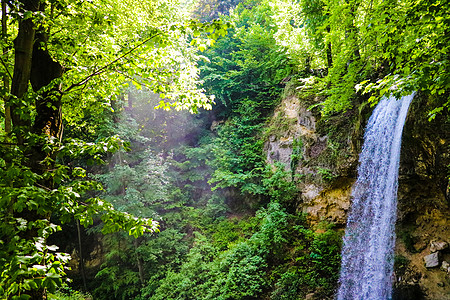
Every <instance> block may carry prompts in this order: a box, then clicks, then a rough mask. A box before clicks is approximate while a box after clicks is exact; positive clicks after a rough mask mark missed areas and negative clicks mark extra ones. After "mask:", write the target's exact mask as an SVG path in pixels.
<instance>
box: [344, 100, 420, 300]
mask: <svg viewBox="0 0 450 300" xmlns="http://www.w3.org/2000/svg"><path fill="white" fill-rule="evenodd" d="M413 97H414V93H413V94H411V95H409V96H405V97H402V98H401V99H400V100H397V99H396V98H394V97H392V96H391V97H389V98H386V97H383V98H382V99H381V101H380V102H379V103H378V105H377V107H376V108H375V110H374V111H373V113H372V116H371V117H370V119H369V122H368V124H367V127H366V131H365V134H364V144H363V148H362V152H361V155H360V158H359V167H358V178H357V180H356V183H355V184H354V186H353V190H352V206H351V210H350V212H349V216H348V220H347V227H346V232H345V236H344V244H343V249H342V264H341V273H340V279H339V290H338V296H337V299H338V300H387V299H391V298H392V281H393V269H394V246H395V222H396V218H397V187H398V168H399V161H400V147H401V137H402V131H403V125H404V123H405V119H406V114H407V113H408V107H409V104H410V103H411V100H412V98H413Z"/></svg>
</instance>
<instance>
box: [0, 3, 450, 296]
mask: <svg viewBox="0 0 450 300" xmlns="http://www.w3.org/2000/svg"><path fill="white" fill-rule="evenodd" d="M1 3H2V8H1V12H2V17H1V18H2V22H1V28H2V32H1V36H2V39H1V42H0V47H1V51H2V52H1V54H0V76H1V77H2V81H1V85H0V96H1V99H2V100H1V103H0V121H1V125H0V196H1V198H0V273H1V277H0V299H155V300H156V299H224V300H225V299H280V300H281V299H286V300H292V299H310V300H311V299H334V298H333V297H334V295H335V293H336V288H337V281H338V276H339V268H340V251H341V244H342V242H341V240H342V236H343V229H344V228H343V227H344V226H343V225H342V224H341V223H339V222H335V221H336V220H333V219H327V218H319V219H318V220H316V221H312V220H311V218H310V216H309V214H308V212H306V211H305V210H304V209H301V208H300V206H301V202H302V201H303V200H302V197H301V195H302V193H304V194H305V193H306V192H307V191H306V189H305V183H307V182H314V183H316V184H319V185H322V186H327V187H332V186H333V184H335V183H336V182H342V180H343V179H342V177H343V172H344V171H342V166H343V165H350V166H349V167H347V169H346V170H347V171H348V170H349V171H348V172H349V173H352V172H353V173H354V172H355V159H354V154H352V153H353V152H352V151H354V152H355V151H356V152H357V151H359V150H360V148H361V145H360V144H358V143H357V142H355V141H358V138H360V137H361V135H362V133H361V132H362V130H363V128H362V129H360V130H359V129H358V130H356V131H355V132H356V133H352V134H354V135H355V136H356V135H357V137H356V138H355V139H353V140H350V139H349V138H348V135H349V130H350V129H349V128H353V127H351V126H353V125H354V124H355V122H360V123H364V121H365V118H366V115H367V113H368V112H370V110H371V107H372V106H373V105H374V104H376V103H377V102H378V101H379V100H380V99H381V97H382V96H384V95H389V94H393V95H396V96H401V95H407V94H410V93H411V92H413V91H416V92H417V93H418V94H419V95H420V97H421V98H422V99H426V100H425V101H426V105H425V106H424V108H423V109H422V110H423V111H424V113H425V114H426V118H427V119H428V121H427V122H433V121H434V122H439V124H447V125H448V124H449V123H450V119H449V115H448V106H449V105H450V76H449V75H448V72H449V69H450V41H449V40H450V16H449V14H448V11H450V3H449V2H447V1H436V0H434V1H430V0H384V1H381V0H372V1H359V0H299V1H293V0H292V1H291V0H279V1H273V0H261V1H257V0H243V1H237V0H224V1H217V0H198V1H197V0H191V1H189V0H186V1H183V0H174V1H166V0H87V1H82V0H79V1H78V0H77V1H69V0H2V1H1ZM292 96H295V97H297V98H300V99H301V100H302V101H303V102H304V103H306V105H307V111H308V112H309V113H310V114H311V116H314V118H315V120H317V124H318V125H317V127H318V128H317V130H318V132H320V135H321V136H326V137H327V138H326V139H324V140H323V141H322V140H321V143H322V144H320V145H321V146H320V147H322V146H323V147H322V148H323V149H322V148H320V149H318V148H317V147H319V146H317V147H316V148H314V147H312V146H311V145H310V144H308V143H310V142H309V140H307V139H305V138H303V139H302V138H300V137H296V138H294V139H293V140H292V141H291V144H290V146H289V147H291V149H292V151H291V153H290V154H289V159H287V160H286V159H284V160H283V159H279V157H278V158H277V157H275V154H274V153H271V152H270V150H268V141H270V140H271V139H277V138H279V137H280V134H281V132H283V131H287V130H289V128H290V126H291V125H292V124H291V125H290V124H289V123H288V122H287V121H286V119H283V116H282V114H281V113H279V107H280V103H281V102H282V101H283V99H286V98H288V97H292ZM364 114H366V115H364ZM362 126H363V125H362ZM446 128H447V127H446ZM352 130H353V129H352ZM269 144H270V143H269ZM442 144H443V145H444V144H445V143H442ZM317 145H319V144H317ZM444 146H445V147H447V150H448V145H444ZM306 149H308V151H306ZM349 149H351V150H349ZM319 150H320V151H319ZM315 151H316V152H317V154H316V152H315ZM319 152H320V154H319ZM356 162H357V159H356ZM440 167H442V168H444V169H447V170H448V167H449V166H447V165H443V166H440ZM300 169H301V170H306V169H308V170H309V171H308V172H300V171H299V170H300ZM347 171H345V172H347ZM446 172H447V176H448V171H446ZM353 173H352V174H353ZM346 176H347V175H346ZM348 176H349V177H351V176H353V175H351V174H350V175H348ZM446 181H447V182H448V177H447V178H446ZM399 261H400V262H403V261H402V260H401V259H400V260H399ZM396 263H397V261H396Z"/></svg>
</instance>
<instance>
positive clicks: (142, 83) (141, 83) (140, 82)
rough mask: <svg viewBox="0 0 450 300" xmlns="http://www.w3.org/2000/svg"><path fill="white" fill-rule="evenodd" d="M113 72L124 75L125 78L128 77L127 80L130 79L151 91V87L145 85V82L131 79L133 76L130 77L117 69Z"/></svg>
mask: <svg viewBox="0 0 450 300" xmlns="http://www.w3.org/2000/svg"><path fill="white" fill-rule="evenodd" d="M113 71H115V72H117V73H119V74H121V75H123V76H124V77H126V78H128V79H130V80H132V81H135V82H137V83H139V84H140V85H142V86H145V87H146V88H148V89H149V90H151V87H150V86H149V85H147V84H146V83H144V82H142V81H138V80H137V79H135V78H133V77H131V76H130V75H128V74H127V73H125V72H122V71H119V70H117V69H114V70H113Z"/></svg>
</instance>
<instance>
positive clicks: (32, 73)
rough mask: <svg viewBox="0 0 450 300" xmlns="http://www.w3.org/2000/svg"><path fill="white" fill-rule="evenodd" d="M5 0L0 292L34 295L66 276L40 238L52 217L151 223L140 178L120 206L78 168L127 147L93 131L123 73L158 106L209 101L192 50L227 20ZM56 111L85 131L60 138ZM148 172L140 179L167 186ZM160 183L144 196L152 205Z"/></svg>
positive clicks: (153, 8)
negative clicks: (153, 94) (153, 96)
mask: <svg viewBox="0 0 450 300" xmlns="http://www.w3.org/2000/svg"><path fill="white" fill-rule="evenodd" d="M2 3H4V4H5V6H3V5H2V13H3V14H2V29H3V32H2V42H1V46H2V48H3V50H4V51H3V52H4V53H3V54H4V55H3V54H2V55H3V56H2V64H1V65H0V75H1V76H2V87H1V90H0V92H1V95H0V96H1V98H2V99H3V100H4V103H3V104H2V108H5V114H2V115H1V120H2V122H3V121H4V122H5V127H4V130H5V132H3V129H2V132H1V137H2V144H1V146H0V152H1V157H2V158H1V159H0V186H1V191H0V196H1V202H0V206H1V208H2V209H1V210H0V211H1V213H0V218H1V224H2V225H1V226H0V231H1V236H2V238H1V241H0V261H1V266H2V267H1V269H0V272H1V280H0V295H1V297H6V298H8V299H28V298H33V299H39V298H43V297H45V294H46V293H47V292H54V291H55V290H56V288H57V287H58V286H60V285H61V284H62V278H63V277H64V275H65V270H64V264H65V263H66V262H67V260H68V256H67V255H65V254H64V253H59V252H56V250H57V247H55V246H52V245H47V243H46V240H47V238H48V237H49V235H50V234H52V233H53V232H55V231H57V230H60V226H59V224H64V223H67V222H71V221H74V220H77V221H79V222H80V223H81V224H82V225H84V226H89V225H92V223H93V220H94V218H100V219H101V220H102V221H103V225H102V228H101V231H102V232H103V233H112V232H117V231H118V230H124V231H126V232H127V233H128V234H129V235H132V236H134V237H138V236H141V235H143V234H144V233H146V232H156V231H157V230H158V229H157V223H156V222H154V221H153V220H152V219H149V218H143V217H135V216H133V215H131V214H130V212H131V211H132V212H133V213H136V214H137V215H140V216H143V215H145V216H147V217H154V216H153V215H151V214H150V213H149V212H148V211H146V210H147V208H146V205H147V204H144V203H141V202H140V201H141V200H142V198H140V196H139V193H143V194H145V193H146V192H145V191H140V190H139V189H138V188H137V187H136V186H132V184H130V189H129V190H128V192H127V194H126V200H127V201H129V203H127V204H123V205H122V207H121V206H120V205H118V208H117V209H115V208H114V207H113V205H112V204H111V203H109V202H107V201H104V200H101V199H100V198H98V197H96V196H97V194H98V193H99V191H100V190H101V189H102V186H101V185H100V184H99V183H97V182H95V181H93V180H92V177H91V176H89V175H87V170H86V169H88V168H94V167H92V164H94V163H101V162H103V161H104V160H105V158H106V157H107V156H108V155H111V153H113V152H116V151H117V150H118V149H119V148H121V147H122V148H124V149H127V145H126V143H124V142H122V141H121V140H120V139H118V138H117V137H116V136H109V135H107V134H105V136H107V138H104V139H102V138H101V135H96V134H94V132H95V129H97V128H99V127H98V126H99V125H98V123H100V122H101V120H102V119H103V118H104V116H106V115H107V113H105V110H108V109H109V110H111V108H112V106H114V105H115V103H116V102H117V101H116V99H117V96H118V95H120V94H121V93H122V92H123V91H124V88H125V87H126V86H128V85H129V84H130V83H131V84H134V85H137V86H139V87H142V86H145V87H146V88H147V89H149V90H152V91H153V92H156V93H158V94H159V97H160V102H159V106H160V107H162V108H164V109H170V108H172V107H174V108H176V109H187V110H189V111H191V112H194V111H197V109H198V108H200V107H203V108H206V109H210V108H211V101H212V98H211V97H208V96H206V95H205V94H204V93H203V90H202V89H201V88H200V87H199V84H200V81H199V78H198V68H197V60H198V59H199V55H198V53H199V51H204V50H205V49H206V48H207V47H208V46H210V45H212V44H213V43H214V40H215V39H217V38H218V37H219V36H223V35H225V34H226V30H227V27H228V26H229V25H228V24H225V23H223V22H222V21H220V20H215V21H212V22H210V23H199V22H198V21H194V20H192V21H191V20H188V19H187V14H186V12H185V11H182V10H180V7H181V6H180V3H179V2H177V1H175V2H173V1H172V2H167V1H133V0H130V1H129V0H124V1H96V0H94V1H75V2H73V3H72V2H69V1H2ZM13 41H14V42H13ZM12 50H13V51H12ZM12 53H14V55H11V54H12ZM8 109H9V110H10V112H11V115H10V116H8V115H7V114H6V110H8ZM11 120H12V125H13V126H12V130H10V129H7V127H8V124H9V125H11ZM63 121H64V122H65V123H66V124H67V125H68V127H69V128H72V129H73V128H76V127H78V126H79V125H81V128H80V130H84V135H85V136H87V137H88V138H87V139H86V140H83V139H81V138H80V137H76V138H68V139H64V138H63V136H62V127H63V126H62V123H63ZM91 121H93V122H91ZM2 128H3V127H2ZM75 136H76V135H75V134H73V135H72V137H75ZM153 163H155V165H156V166H158V162H157V160H152V161H150V160H147V161H144V162H143V163H142V164H143V165H142V166H141V169H145V167H146V166H147V167H148V165H149V164H153ZM145 164H147V165H146V166H145ZM159 166H161V164H160V165H159ZM138 171H140V170H139V169H138ZM157 171H158V170H157V169H156V171H155V172H157ZM130 175H137V174H136V173H134V174H133V170H131V169H127V167H126V166H117V169H116V176H117V177H120V178H121V179H129V180H131V181H133V180H132V179H130V178H129V177H128V178H127V176H130ZM155 178H156V177H151V176H147V177H145V176H144V177H143V178H140V179H142V180H143V181H142V182H140V183H142V184H146V185H147V187H148V188H149V189H151V188H156V187H155V185H156V186H158V188H159V187H161V186H163V185H162V184H163V183H164V182H163V181H157V180H156V179H155ZM103 179H104V180H108V178H103ZM109 179H110V180H111V181H112V180H113V179H112V178H109ZM154 179H155V180H156V181H155V180H154ZM152 180H154V181H152ZM132 183H135V184H138V182H132ZM110 187H111V189H114V188H117V187H112V186H110ZM153 191H155V190H153ZM164 193H165V191H164V189H162V191H161V192H159V193H149V192H147V194H145V198H146V199H148V201H149V202H151V203H152V204H153V205H154V206H157V204H158V202H159V204H161V203H162V202H163V200H164V199H162V198H163V196H162V194H164ZM150 194H151V195H150ZM150 196H152V197H153V198H152V197H150ZM113 200H114V199H112V201H113ZM50 220H51V221H50ZM54 223H55V224H54ZM56 224H58V225H56Z"/></svg>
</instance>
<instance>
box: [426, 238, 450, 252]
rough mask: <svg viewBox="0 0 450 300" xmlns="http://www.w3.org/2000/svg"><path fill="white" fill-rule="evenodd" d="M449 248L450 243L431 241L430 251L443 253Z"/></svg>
mask: <svg viewBox="0 0 450 300" xmlns="http://www.w3.org/2000/svg"><path fill="white" fill-rule="evenodd" d="M447 248H448V243H447V242H444V241H431V243H430V251H431V252H437V251H442V250H445V249H447Z"/></svg>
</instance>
